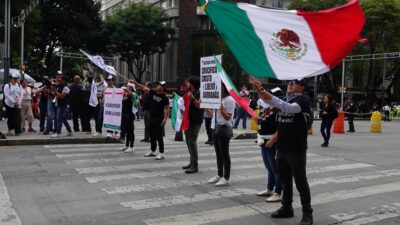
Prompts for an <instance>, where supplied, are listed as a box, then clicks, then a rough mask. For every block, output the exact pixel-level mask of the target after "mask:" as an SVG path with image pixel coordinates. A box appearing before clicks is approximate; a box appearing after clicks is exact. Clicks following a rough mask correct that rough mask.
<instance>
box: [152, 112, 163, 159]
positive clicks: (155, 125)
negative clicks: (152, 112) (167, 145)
mask: <svg viewBox="0 0 400 225" xmlns="http://www.w3.org/2000/svg"><path fill="white" fill-rule="evenodd" d="M162 120H163V119H162V118H161V119H160V118H151V120H150V127H149V136H150V142H151V151H152V152H155V151H156V149H157V142H158V149H159V151H160V153H164V139H163V127H162V126H161V122H162Z"/></svg>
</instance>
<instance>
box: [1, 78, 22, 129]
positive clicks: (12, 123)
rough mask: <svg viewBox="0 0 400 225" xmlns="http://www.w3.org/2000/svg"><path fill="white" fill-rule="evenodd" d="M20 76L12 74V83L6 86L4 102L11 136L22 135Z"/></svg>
mask: <svg viewBox="0 0 400 225" xmlns="http://www.w3.org/2000/svg"><path fill="white" fill-rule="evenodd" d="M18 79H19V76H18V74H11V81H10V83H8V84H6V85H4V98H5V99H4V102H5V107H6V112H7V118H8V120H7V126H8V134H9V135H13V134H15V135H20V134H21V103H22V95H23V93H22V88H21V85H19V84H18Z"/></svg>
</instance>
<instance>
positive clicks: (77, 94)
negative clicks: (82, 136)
mask: <svg viewBox="0 0 400 225" xmlns="http://www.w3.org/2000/svg"><path fill="white" fill-rule="evenodd" d="M69 89H70V92H69V97H68V101H69V108H70V110H71V112H72V123H73V125H74V126H73V127H74V131H75V132H79V122H78V119H79V118H80V119H81V123H82V121H83V117H82V105H83V100H82V85H81V78H80V77H79V76H75V77H74V83H73V84H71V86H70V87H69ZM82 130H83V129H82Z"/></svg>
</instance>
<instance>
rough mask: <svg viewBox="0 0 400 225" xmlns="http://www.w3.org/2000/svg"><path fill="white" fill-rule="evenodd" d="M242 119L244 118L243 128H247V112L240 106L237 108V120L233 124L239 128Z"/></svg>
mask: <svg viewBox="0 0 400 225" xmlns="http://www.w3.org/2000/svg"><path fill="white" fill-rule="evenodd" d="M240 119H242V120H243V121H242V126H243V129H246V119H247V113H246V111H245V110H244V109H242V108H238V110H237V115H236V120H235V124H234V125H233V127H234V128H237V127H238V125H239V121H240Z"/></svg>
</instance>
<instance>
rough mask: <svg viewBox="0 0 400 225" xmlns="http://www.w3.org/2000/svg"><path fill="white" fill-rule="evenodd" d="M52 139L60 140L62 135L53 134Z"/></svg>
mask: <svg viewBox="0 0 400 225" xmlns="http://www.w3.org/2000/svg"><path fill="white" fill-rule="evenodd" d="M50 137H51V138H60V135H59V134H52V135H50Z"/></svg>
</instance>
